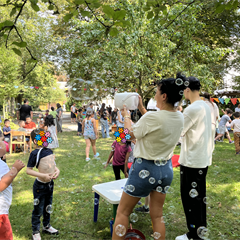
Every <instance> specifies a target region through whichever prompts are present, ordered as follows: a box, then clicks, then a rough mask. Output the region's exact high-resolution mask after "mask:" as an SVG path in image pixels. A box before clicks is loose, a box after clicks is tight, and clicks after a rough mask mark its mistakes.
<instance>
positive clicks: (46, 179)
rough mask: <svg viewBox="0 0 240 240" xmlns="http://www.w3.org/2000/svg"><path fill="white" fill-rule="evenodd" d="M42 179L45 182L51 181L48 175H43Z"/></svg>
mask: <svg viewBox="0 0 240 240" xmlns="http://www.w3.org/2000/svg"><path fill="white" fill-rule="evenodd" d="M42 178H43V179H44V181H45V182H50V181H51V180H52V177H51V174H50V173H47V174H44V176H43V177H42Z"/></svg>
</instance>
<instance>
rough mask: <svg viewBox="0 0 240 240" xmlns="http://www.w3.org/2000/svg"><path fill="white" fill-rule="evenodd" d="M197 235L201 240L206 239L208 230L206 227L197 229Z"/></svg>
mask: <svg viewBox="0 0 240 240" xmlns="http://www.w3.org/2000/svg"><path fill="white" fill-rule="evenodd" d="M197 235H198V236H199V237H200V238H201V239H208V235H209V232H208V229H207V228H206V227H199V228H198V229H197Z"/></svg>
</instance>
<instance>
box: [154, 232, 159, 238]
mask: <svg viewBox="0 0 240 240" xmlns="http://www.w3.org/2000/svg"><path fill="white" fill-rule="evenodd" d="M160 237H161V233H159V232H154V233H153V238H154V239H159V238H160Z"/></svg>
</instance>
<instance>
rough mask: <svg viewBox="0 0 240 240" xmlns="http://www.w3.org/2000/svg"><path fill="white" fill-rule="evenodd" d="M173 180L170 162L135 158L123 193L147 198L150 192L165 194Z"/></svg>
mask: <svg viewBox="0 0 240 240" xmlns="http://www.w3.org/2000/svg"><path fill="white" fill-rule="evenodd" d="M172 180H173V168H172V161H171V159H169V160H168V161H153V160H146V159H143V158H135V159H134V163H133V164H132V166H131V169H130V171H129V176H128V180H127V182H126V185H125V187H124V192H125V193H127V194H128V195H130V196H132V197H139V198H142V197H147V196H148V195H149V194H150V192H151V191H157V192H160V193H164V194H166V193H167V190H168V188H169V187H170V185H171V183H172Z"/></svg>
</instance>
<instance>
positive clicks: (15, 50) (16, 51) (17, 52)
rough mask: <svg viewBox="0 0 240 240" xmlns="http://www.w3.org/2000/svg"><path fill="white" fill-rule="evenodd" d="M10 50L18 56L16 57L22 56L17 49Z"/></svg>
mask: <svg viewBox="0 0 240 240" xmlns="http://www.w3.org/2000/svg"><path fill="white" fill-rule="evenodd" d="M12 50H13V51H14V52H15V53H16V54H17V55H18V56H20V57H21V56H22V52H21V51H20V50H19V49H17V48H12Z"/></svg>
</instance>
